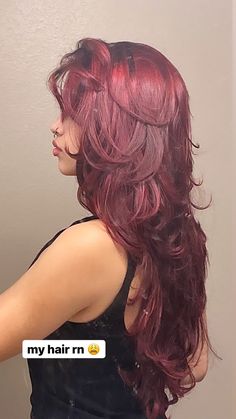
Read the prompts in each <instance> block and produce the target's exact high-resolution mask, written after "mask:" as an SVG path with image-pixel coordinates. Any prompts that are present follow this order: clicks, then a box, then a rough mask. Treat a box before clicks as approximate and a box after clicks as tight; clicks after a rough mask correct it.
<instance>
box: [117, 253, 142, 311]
mask: <svg viewBox="0 0 236 419" xmlns="http://www.w3.org/2000/svg"><path fill="white" fill-rule="evenodd" d="M127 255H128V265H127V270H126V275H125V278H124V281H123V284H122V286H121V288H120V290H119V292H118V294H117V295H116V297H115V300H114V301H113V305H115V304H117V303H118V305H119V307H120V308H121V314H122V316H123V311H124V309H125V306H126V303H127V298H128V294H129V288H130V284H131V282H132V279H133V278H134V275H135V270H136V266H137V264H136V262H135V261H134V260H133V258H132V256H131V254H130V253H129V252H128V253H127Z"/></svg>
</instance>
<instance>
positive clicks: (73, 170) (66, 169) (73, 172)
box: [58, 162, 76, 176]
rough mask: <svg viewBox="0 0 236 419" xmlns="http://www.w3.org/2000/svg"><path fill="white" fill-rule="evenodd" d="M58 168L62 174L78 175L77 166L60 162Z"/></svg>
mask: <svg viewBox="0 0 236 419" xmlns="http://www.w3.org/2000/svg"><path fill="white" fill-rule="evenodd" d="M58 169H59V171H60V172H61V174H62V175H65V176H76V168H75V167H69V166H66V165H63V164H60V162H59V164H58Z"/></svg>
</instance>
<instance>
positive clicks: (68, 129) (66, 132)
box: [50, 116, 79, 176]
mask: <svg viewBox="0 0 236 419" xmlns="http://www.w3.org/2000/svg"><path fill="white" fill-rule="evenodd" d="M50 130H51V131H52V132H53V134H54V132H57V135H56V136H55V138H54V141H55V144H56V145H57V146H58V148H60V150H58V152H57V154H56V156H55V158H58V168H59V170H60V172H61V173H62V174H63V175H67V176H76V160H75V159H72V158H71V157H70V156H68V154H67V153H66V152H65V146H67V147H68V149H69V151H70V153H73V154H74V153H78V151H79V148H78V135H79V126H78V125H77V124H76V123H75V122H74V121H73V120H72V119H71V118H66V119H64V121H63V122H62V120H61V116H60V117H59V118H58V119H56V120H55V121H54V122H53V123H52V125H51V126H50ZM53 147H55V146H53Z"/></svg>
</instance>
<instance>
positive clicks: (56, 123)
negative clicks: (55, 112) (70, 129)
mask: <svg viewBox="0 0 236 419" xmlns="http://www.w3.org/2000/svg"><path fill="white" fill-rule="evenodd" d="M59 125H60V118H58V119H57V120H56V121H54V122H53V124H52V125H51V126H50V131H51V132H52V133H53V134H54V132H56V131H58V129H59Z"/></svg>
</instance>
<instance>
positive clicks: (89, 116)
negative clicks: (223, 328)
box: [48, 38, 219, 419]
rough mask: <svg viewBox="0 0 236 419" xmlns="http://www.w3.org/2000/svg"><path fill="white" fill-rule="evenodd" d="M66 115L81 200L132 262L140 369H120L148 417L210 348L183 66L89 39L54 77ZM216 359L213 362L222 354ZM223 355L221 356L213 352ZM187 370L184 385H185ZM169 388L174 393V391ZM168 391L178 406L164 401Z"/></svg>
mask: <svg viewBox="0 0 236 419" xmlns="http://www.w3.org/2000/svg"><path fill="white" fill-rule="evenodd" d="M48 85H49V88H50V90H51V92H52V93H53V94H54V96H55V97H56V99H57V101H58V103H59V106H60V110H61V117H62V120H64V118H67V117H70V118H72V119H73V120H74V121H75V122H76V123H77V124H78V125H79V127H80V130H79V137H78V138H79V139H78V149H79V151H78V153H77V154H76V155H74V154H71V153H70V151H69V150H68V149H67V152H68V154H69V155H70V156H71V157H73V158H75V159H76V160H77V162H76V171H77V179H78V183H79V188H78V200H79V202H80V204H81V205H82V206H83V207H84V208H86V209H88V210H89V211H90V212H91V213H93V214H96V215H97V216H98V218H100V219H101V220H102V221H103V222H104V223H105V225H106V227H107V230H108V232H109V234H110V235H111V237H112V238H113V240H115V241H116V242H118V243H119V244H120V245H122V246H123V248H125V249H126V250H127V251H128V252H129V253H130V254H131V255H132V256H133V258H134V259H135V261H136V262H137V268H138V270H139V271H140V272H141V273H142V284H141V287H140V289H139V292H138V294H137V297H136V298H141V310H140V312H139V314H138V316H137V319H136V321H135V323H134V325H133V327H132V329H131V330H130V336H132V337H133V339H134V341H135V357H136V360H137V362H136V367H137V368H136V369H135V370H134V371H129V372H128V371H124V370H121V369H119V373H120V375H121V377H122V378H123V380H124V381H125V382H126V383H127V384H128V385H130V386H132V387H133V390H134V395H135V396H136V397H138V398H139V399H140V400H141V402H142V404H143V407H144V410H145V412H146V416H147V417H148V418H150V419H153V418H155V417H156V416H157V415H158V414H163V413H164V412H165V411H166V410H167V408H168V405H170V404H174V403H176V402H177V401H178V399H179V398H180V397H183V396H184V394H185V393H187V392H189V391H190V390H192V388H193V387H194V386H195V384H196V381H195V378H194V376H193V374H192V372H191V369H190V367H189V365H188V362H187V359H188V358H189V356H191V355H193V356H194V355H195V353H196V351H197V348H198V347H199V344H201V345H202V347H203V343H204V341H205V342H207V345H208V348H209V349H210V350H211V351H212V353H214V355H215V356H217V354H216V353H215V351H214V350H213V349H212V346H211V343H210V340H209V336H208V331H207V326H206V323H205V322H204V318H203V317H204V316H203V314H204V310H205V307H206V289H205V280H206V275H207V263H209V260H208V252H207V248H206V235H205V233H204V231H203V229H202V228H201V225H200V223H199V221H197V220H196V218H195V215H194V212H195V209H206V208H208V207H209V205H210V204H208V205H207V206H205V207H200V206H197V205H196V204H194V203H193V202H192V200H191V196H190V192H191V191H192V188H193V186H200V185H201V182H200V183H197V182H196V181H195V180H194V177H193V174H192V172H193V154H194V153H193V147H196V148H198V147H199V146H198V145H195V144H194V143H193V141H192V134H191V121H190V117H191V112H190V108H189V94H188V91H187V88H186V85H185V83H184V80H183V78H182V77H181V75H180V73H179V72H178V70H177V69H176V67H175V66H174V65H173V64H172V63H171V62H170V61H169V60H168V59H167V58H166V57H165V56H164V55H163V54H162V53H161V52H159V51H158V50H156V49H155V48H153V47H151V46H148V45H145V44H141V43H134V42H128V41H122V42H114V43H107V42H105V41H103V40H101V39H93V38H84V39H82V40H80V41H79V42H78V44H77V45H76V48H75V50H73V51H71V52H69V53H68V54H65V55H64V56H63V57H62V59H61V61H60V64H59V65H58V66H57V67H56V68H55V69H54V70H53V71H52V72H51V73H50V76H49V78H48ZM217 357H218V356H217ZM218 358H219V357H218ZM187 375H190V376H191V378H192V385H191V386H190V387H189V388H186V387H183V386H181V380H182V379H183V378H185V377H186V376H187ZM168 393H169V394H168ZM167 395H170V396H171V397H172V399H168V397H167Z"/></svg>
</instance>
